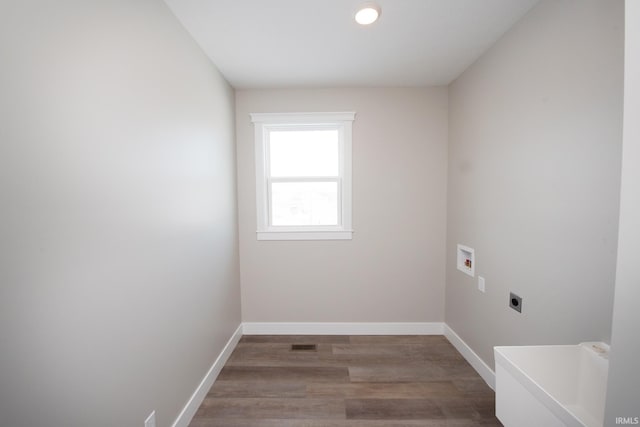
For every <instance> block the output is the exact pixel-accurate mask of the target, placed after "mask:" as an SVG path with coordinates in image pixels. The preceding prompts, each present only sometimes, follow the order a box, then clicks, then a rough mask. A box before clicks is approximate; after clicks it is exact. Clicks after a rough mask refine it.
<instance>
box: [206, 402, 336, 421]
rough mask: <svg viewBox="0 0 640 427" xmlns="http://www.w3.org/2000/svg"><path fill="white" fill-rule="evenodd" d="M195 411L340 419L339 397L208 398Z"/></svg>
mask: <svg viewBox="0 0 640 427" xmlns="http://www.w3.org/2000/svg"><path fill="white" fill-rule="evenodd" d="M197 415H200V416H203V417H208V416H209V417H211V416H215V417H217V418H253V419H263V418H284V419H288V418H292V419H308V418H311V419H344V418H345V402H344V400H343V399H286V398H270V399H265V398H245V399H233V398H210V397H207V398H205V399H204V402H202V405H201V406H200V408H199V409H198V413H197Z"/></svg>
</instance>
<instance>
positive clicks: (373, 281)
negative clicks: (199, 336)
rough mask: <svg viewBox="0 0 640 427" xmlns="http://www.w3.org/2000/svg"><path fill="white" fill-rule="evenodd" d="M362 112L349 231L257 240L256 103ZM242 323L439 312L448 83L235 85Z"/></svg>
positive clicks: (259, 108)
mask: <svg viewBox="0 0 640 427" xmlns="http://www.w3.org/2000/svg"><path fill="white" fill-rule="evenodd" d="M298 111H303V112H304V111H356V119H355V121H354V123H353V228H354V230H355V233H354V236H353V240H346V241H345V240H342V241H275V242H274V241H257V240H256V209H255V205H256V199H255V165H254V128H253V124H252V123H251V121H250V118H249V113H265V112H298ZM236 112H237V115H236V124H237V144H238V209H239V215H240V216H239V224H240V259H241V276H242V316H243V320H244V321H247V322H430V321H434V322H441V321H442V320H443V309H444V265H445V262H444V254H445V253H444V249H445V224H446V217H445V215H446V214H445V205H446V166H447V157H446V156H447V148H446V147H447V89H446V88H443V87H440V88H406V89H334V90H273V91H267V90H265V91H260V90H255V91H254V90H249V91H244V90H242V91H237V93H236Z"/></svg>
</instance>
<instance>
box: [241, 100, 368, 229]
mask: <svg viewBox="0 0 640 427" xmlns="http://www.w3.org/2000/svg"><path fill="white" fill-rule="evenodd" d="M355 115H356V113H355V112H340V113H253V114H250V116H251V121H252V122H253V123H254V127H255V166H256V213H257V215H256V219H257V231H256V235H257V239H258V240H350V239H351V238H352V236H353V229H352V222H351V221H352V202H351V196H352V192H351V137H352V123H353V120H354V119H355ZM300 125H304V126H305V127H306V126H309V128H318V127H327V126H329V127H333V128H335V127H337V128H338V129H339V135H340V139H339V143H340V150H339V152H340V159H339V162H340V163H339V168H340V169H339V172H340V177H341V179H340V178H339V179H338V180H337V181H338V192H339V197H338V204H339V206H340V212H341V214H342V215H341V217H340V218H339V223H340V224H339V225H338V226H296V227H288V226H270V225H269V215H270V212H269V211H270V210H269V182H270V180H273V178H270V177H269V171H268V164H269V163H268V161H267V160H268V157H267V155H268V153H267V149H266V146H267V135H268V131H269V130H271V129H277V128H286V127H291V126H300ZM308 179H309V180H311V181H313V180H314V179H316V178H313V177H310V178H308ZM277 180H278V181H286V178H278V179H277ZM323 180H325V181H326V179H324V178H323ZM297 181H299V179H297Z"/></svg>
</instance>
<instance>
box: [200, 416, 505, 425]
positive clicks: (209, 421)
mask: <svg viewBox="0 0 640 427" xmlns="http://www.w3.org/2000/svg"><path fill="white" fill-rule="evenodd" d="M479 426H486V427H494V426H495V427H500V426H501V425H500V424H495V425H494V424H488V421H487V424H485V421H483V420H481V421H473V420H445V419H438V420H401V421H395V420H313V419H304V420H301V419H260V420H258V419H240V418H235V419H231V418H197V419H194V420H193V422H192V423H191V424H190V427H479Z"/></svg>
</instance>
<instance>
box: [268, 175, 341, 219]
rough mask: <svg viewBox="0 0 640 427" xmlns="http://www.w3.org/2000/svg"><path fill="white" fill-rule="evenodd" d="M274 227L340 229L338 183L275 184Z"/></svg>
mask: <svg viewBox="0 0 640 427" xmlns="http://www.w3.org/2000/svg"><path fill="white" fill-rule="evenodd" d="M271 224H272V225H338V183H337V182H274V183H272V184H271Z"/></svg>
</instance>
